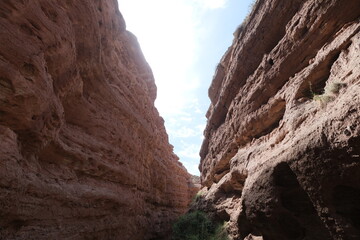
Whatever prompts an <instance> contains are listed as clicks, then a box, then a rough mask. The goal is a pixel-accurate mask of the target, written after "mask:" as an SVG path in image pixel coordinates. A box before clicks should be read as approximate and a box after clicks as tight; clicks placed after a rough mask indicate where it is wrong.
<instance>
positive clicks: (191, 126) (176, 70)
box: [118, 0, 253, 175]
mask: <svg viewBox="0 0 360 240" xmlns="http://www.w3.org/2000/svg"><path fill="white" fill-rule="evenodd" d="M251 2H253V1H252V0H118V3H119V9H120V12H121V13H122V15H123V16H124V18H125V22H126V26H127V30H128V31H130V32H132V33H134V34H135V35H136V37H137V39H138V41H139V43H140V46H141V49H142V51H143V53H144V56H145V58H146V60H147V62H148V63H149V64H150V67H151V68H152V71H153V74H154V77H155V84H156V86H157V99H156V101H155V106H156V107H157V109H158V111H159V113H160V115H161V116H162V117H163V118H164V120H165V128H166V131H167V133H168V135H169V142H170V144H172V145H173V146H174V152H175V154H177V155H178V157H179V158H180V161H181V162H182V163H183V165H184V166H185V167H186V169H187V170H188V172H189V173H191V174H194V175H199V174H200V173H199V170H198V165H199V162H200V156H199V152H200V147H201V144H202V141H203V131H204V129H205V126H206V117H205V114H206V111H207V109H208V107H209V106H210V100H209V98H208V88H209V86H210V83H211V80H212V77H213V75H214V73H215V68H216V66H217V64H218V63H219V61H220V59H221V57H222V56H223V54H224V53H225V51H226V50H227V49H228V47H229V46H230V45H231V43H232V40H233V32H234V31H235V30H236V28H237V26H238V25H240V24H241V22H242V21H243V19H244V18H245V16H246V15H247V14H248V12H249V11H250V10H249V8H250V4H251Z"/></svg>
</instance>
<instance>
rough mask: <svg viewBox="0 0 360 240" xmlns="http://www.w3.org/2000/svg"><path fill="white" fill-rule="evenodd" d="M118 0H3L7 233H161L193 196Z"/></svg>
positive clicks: (1, 213) (1, 96)
mask: <svg viewBox="0 0 360 240" xmlns="http://www.w3.org/2000/svg"><path fill="white" fill-rule="evenodd" d="M155 97H156V86H155V84H154V79H153V75H152V72H151V69H150V68H149V66H148V64H147V63H146V61H145V59H144V57H143V55H142V53H141V50H140V47H139V45H138V43H137V40H136V38H135V37H134V36H133V35H132V34H131V33H130V32H128V31H126V27H125V22H124V19H123V18H122V16H121V14H120V12H119V10H118V6H117V2H116V1H115V0H108V1H92V0H82V1H65V0H64V1H55V0H36V1H22V0H16V1H15V0H14V1H13V0H11V1H10V0H2V1H1V3H0V239H131V240H134V239H138V240H144V239H162V237H163V236H164V235H168V231H169V229H170V224H171V221H172V220H173V219H174V218H175V217H177V216H178V215H179V214H181V213H183V212H184V211H185V210H186V208H187V205H188V203H189V201H190V198H191V196H190V195H191V194H192V193H191V191H192V190H191V187H189V185H190V180H189V179H190V176H189V174H188V173H187V172H186V170H185V169H184V167H183V166H182V165H181V164H180V163H179V162H178V159H177V157H176V156H175V155H174V154H173V149H172V146H171V145H170V144H169V143H168V137H167V134H166V132H165V128H164V124H163V120H162V118H161V117H160V116H159V114H158V112H157V110H156V108H155V107H154V100H155Z"/></svg>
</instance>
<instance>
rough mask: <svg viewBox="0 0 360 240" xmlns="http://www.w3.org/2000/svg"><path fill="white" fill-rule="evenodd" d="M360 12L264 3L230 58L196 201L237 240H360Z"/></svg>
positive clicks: (329, 4)
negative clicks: (200, 190) (199, 197)
mask: <svg viewBox="0 0 360 240" xmlns="http://www.w3.org/2000/svg"><path fill="white" fill-rule="evenodd" d="M359 19H360V7H359V2H358V1H356V0H349V1H346V2H345V1H341V0H333V1H330V0H329V1H328V0H322V1H310V0H307V1H300V0H295V1H280V0H270V1H262V0H259V1H257V2H256V4H255V6H254V9H253V11H252V13H251V14H250V16H249V18H248V21H247V23H246V24H245V25H243V26H241V28H242V29H241V31H239V32H238V34H237V35H236V36H237V37H236V38H235V39H234V41H233V44H232V46H231V47H230V48H229V50H228V51H227V52H226V53H225V56H224V57H223V58H222V60H221V62H220V64H219V66H218V68H217V70H216V73H215V76H214V78H213V82H212V84H211V87H210V89H209V96H210V99H211V106H210V107H209V111H208V113H207V117H208V123H207V126H206V130H205V140H204V142H203V145H202V149H201V153H200V154H201V163H200V170H201V181H202V185H203V187H204V190H203V194H202V197H201V199H199V200H198V201H197V203H196V206H195V208H199V209H203V210H207V211H208V212H210V213H212V214H213V215H214V217H215V218H218V219H220V220H225V221H227V220H229V221H230V222H229V229H228V230H229V233H230V235H231V236H232V238H233V239H251V238H249V236H250V235H249V234H252V235H253V236H256V237H259V238H260V237H262V238H263V239H266V240H268V239H276V240H282V239H283V240H289V239H312V240H314V239H319V240H324V239H360V208H359V204H358V203H359V202H360V181H359V174H360V33H359V30H360V23H359ZM339 86H340V87H339ZM219 87H220V88H219ZM324 92H325V93H324ZM313 94H318V96H316V97H315V98H314V99H312V95H313ZM316 99H318V100H316Z"/></svg>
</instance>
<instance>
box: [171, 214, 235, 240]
mask: <svg viewBox="0 0 360 240" xmlns="http://www.w3.org/2000/svg"><path fill="white" fill-rule="evenodd" d="M172 239H173V240H228V239H229V238H228V235H227V232H226V229H225V225H220V224H214V223H213V222H212V221H211V220H210V219H209V218H208V217H207V216H206V214H205V213H203V212H201V211H195V212H191V213H187V214H185V215H183V216H181V217H180V218H179V219H178V220H177V222H176V223H175V224H174V225H173V237H172Z"/></svg>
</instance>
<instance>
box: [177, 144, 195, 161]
mask: <svg viewBox="0 0 360 240" xmlns="http://www.w3.org/2000/svg"><path fill="white" fill-rule="evenodd" d="M199 149H200V146H199V145H197V144H188V143H185V142H184V141H182V147H181V150H180V151H178V152H177V154H178V155H179V156H181V157H185V158H190V159H196V160H199V159H200V156H199Z"/></svg>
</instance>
